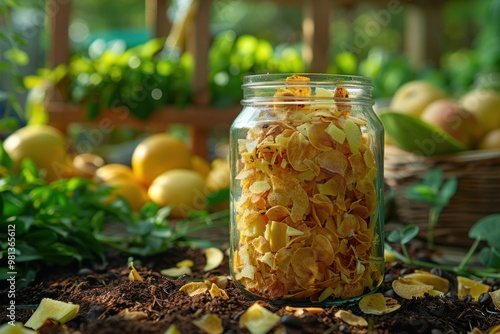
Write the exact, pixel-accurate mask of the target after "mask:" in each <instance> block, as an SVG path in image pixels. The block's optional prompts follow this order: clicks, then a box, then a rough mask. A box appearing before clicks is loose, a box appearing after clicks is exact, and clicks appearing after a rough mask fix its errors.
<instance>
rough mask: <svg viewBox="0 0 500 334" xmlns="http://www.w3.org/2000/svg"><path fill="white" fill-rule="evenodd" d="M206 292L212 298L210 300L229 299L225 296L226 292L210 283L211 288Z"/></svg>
mask: <svg viewBox="0 0 500 334" xmlns="http://www.w3.org/2000/svg"><path fill="white" fill-rule="evenodd" d="M208 292H209V293H210V296H212V298H217V297H220V298H222V299H225V300H228V299H229V296H228V295H227V293H226V291H224V290H222V289H221V288H219V287H218V286H217V284H215V283H212V286H211V287H210V290H208Z"/></svg>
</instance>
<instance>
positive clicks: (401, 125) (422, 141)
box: [379, 110, 467, 156]
mask: <svg viewBox="0 0 500 334" xmlns="http://www.w3.org/2000/svg"><path fill="white" fill-rule="evenodd" d="M379 117H380V120H381V121H382V123H383V124H384V129H385V132H386V134H387V136H388V137H389V138H390V139H391V140H392V141H393V142H394V143H395V145H397V146H398V147H399V148H401V149H403V150H405V151H408V152H410V153H413V154H416V155H422V156H437V155H443V154H451V153H458V152H463V151H466V150H467V148H466V147H465V146H464V145H462V144H461V143H460V142H458V141H457V140H456V139H455V138H453V137H451V136H450V135H448V134H447V133H446V132H444V131H442V130H441V129H439V128H437V127H434V126H432V125H430V124H428V123H426V122H424V121H422V120H421V119H419V118H417V117H416V116H412V115H406V114H401V113H397V112H392V111H388V110H386V111H383V112H381V113H380V114H379Z"/></svg>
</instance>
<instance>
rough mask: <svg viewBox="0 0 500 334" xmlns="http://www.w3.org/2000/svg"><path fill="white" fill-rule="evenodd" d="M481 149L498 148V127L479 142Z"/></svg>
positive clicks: (499, 146) (499, 141) (499, 130)
mask: <svg viewBox="0 0 500 334" xmlns="http://www.w3.org/2000/svg"><path fill="white" fill-rule="evenodd" d="M479 148H480V149H482V150H495V149H498V150H500V128H498V129H495V130H493V131H490V132H488V133H487V134H486V136H484V138H483V140H481V142H480V143H479Z"/></svg>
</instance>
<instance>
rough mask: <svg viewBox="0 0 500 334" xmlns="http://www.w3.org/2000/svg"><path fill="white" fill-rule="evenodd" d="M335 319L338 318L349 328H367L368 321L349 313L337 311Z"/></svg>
mask: <svg viewBox="0 0 500 334" xmlns="http://www.w3.org/2000/svg"><path fill="white" fill-rule="evenodd" d="M335 318H339V319H340V320H342V321H343V322H345V323H346V324H349V325H351V326H360V327H367V326H368V321H366V319H365V318H363V317H360V316H357V315H355V314H353V313H352V312H350V311H345V310H339V311H337V312H336V313H335Z"/></svg>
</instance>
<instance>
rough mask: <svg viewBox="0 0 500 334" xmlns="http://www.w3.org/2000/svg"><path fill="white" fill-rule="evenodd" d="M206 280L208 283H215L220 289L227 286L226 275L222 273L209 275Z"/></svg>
mask: <svg viewBox="0 0 500 334" xmlns="http://www.w3.org/2000/svg"><path fill="white" fill-rule="evenodd" d="M208 281H209V282H210V283H215V284H216V285H217V286H218V287H219V288H221V289H225V288H227V284H228V283H229V280H228V278H227V276H223V275H219V276H213V277H209V278H208Z"/></svg>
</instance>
